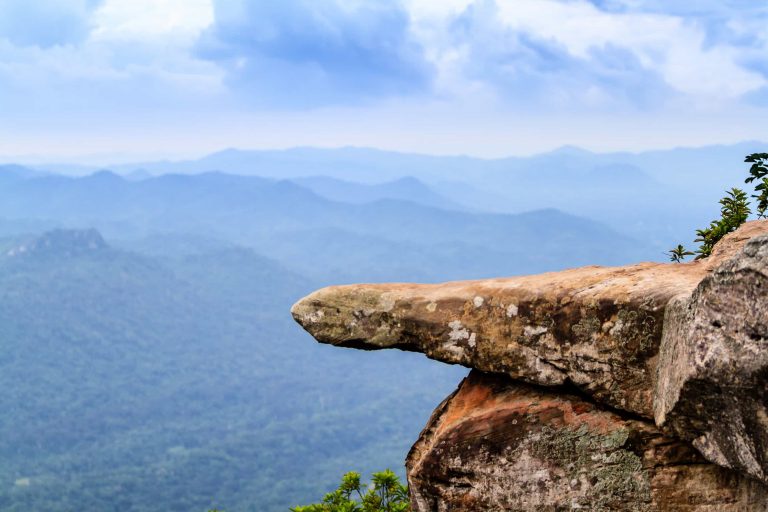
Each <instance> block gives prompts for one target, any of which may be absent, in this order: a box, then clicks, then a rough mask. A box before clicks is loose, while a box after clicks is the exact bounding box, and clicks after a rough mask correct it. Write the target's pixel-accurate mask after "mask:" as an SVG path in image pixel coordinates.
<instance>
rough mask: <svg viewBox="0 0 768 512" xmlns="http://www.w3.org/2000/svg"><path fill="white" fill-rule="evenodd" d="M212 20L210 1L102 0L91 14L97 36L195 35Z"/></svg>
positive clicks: (115, 37) (130, 37)
mask: <svg viewBox="0 0 768 512" xmlns="http://www.w3.org/2000/svg"><path fill="white" fill-rule="evenodd" d="M212 22H213V2H212V0H106V2H105V3H104V5H103V6H102V7H101V8H100V9H99V10H98V11H96V13H95V14H94V24H95V25H96V28H95V30H94V31H93V35H94V37H95V38H97V39H132V38H137V37H139V38H140V37H147V36H149V37H158V36H168V35H169V34H185V35H191V36H196V35H197V34H199V33H200V32H201V31H202V30H203V29H204V28H206V27H207V26H208V25H210V24H211V23H212Z"/></svg>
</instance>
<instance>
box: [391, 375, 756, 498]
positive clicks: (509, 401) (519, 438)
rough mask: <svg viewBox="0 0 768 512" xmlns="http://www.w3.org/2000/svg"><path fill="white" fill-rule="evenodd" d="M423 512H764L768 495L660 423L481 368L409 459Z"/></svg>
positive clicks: (410, 474)
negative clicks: (665, 430) (673, 435)
mask: <svg viewBox="0 0 768 512" xmlns="http://www.w3.org/2000/svg"><path fill="white" fill-rule="evenodd" d="M406 467H407V471H408V481H409V483H410V485H411V490H412V493H411V496H412V499H411V505H412V507H413V510H414V511H415V512H430V511H439V512H443V511H445V512H448V511H450V512H462V511H464V512H475V511H479V510H515V511H531V512H533V511H537V512H538V511H554V510H624V511H635V512H639V511H648V512H650V511H670V512H671V511H675V512H677V511H680V512H682V511H702V510H712V511H715V510H717V511H718V512H731V511H733V512H736V511H745V510H764V509H765V506H766V505H765V504H766V503H768V492H767V489H766V488H765V487H764V486H762V485H761V484H759V483H758V482H755V481H752V480H750V479H749V478H747V477H744V476H741V475H739V474H737V473H735V472H733V471H728V470H726V469H723V468H720V467H718V466H716V465H714V464H706V463H705V461H704V459H703V458H702V457H701V455H699V454H698V453H697V452H696V451H695V450H694V449H693V448H691V447H690V445H688V444H687V443H685V442H682V441H679V440H675V439H672V438H668V437H664V436H663V435H661V433H660V432H659V431H658V430H657V429H656V428H655V427H654V426H653V425H651V424H649V423H647V422H645V421H638V420H636V419H633V418H625V417H622V416H620V415H618V414H615V413H613V412H609V411H605V410H602V409H600V408H599V407H597V406H595V405H594V404H592V403H590V402H588V401H585V400H584V399H582V398H580V397H578V396H575V395H573V394H569V393H568V392H567V391H562V392H553V391H550V390H545V389H543V388H533V387H531V386H529V385H525V384H520V383H515V382H513V381H512V380H511V379H509V378H508V377H506V376H500V375H490V374H484V373H481V372H477V371H474V370H473V371H472V372H471V373H470V375H469V377H468V378H467V379H465V380H464V382H462V383H461V385H460V386H459V389H458V390H457V391H456V392H455V393H454V394H453V395H451V396H450V397H449V398H448V399H446V400H445V401H444V402H443V403H442V404H441V405H440V406H439V407H438V408H437V410H436V411H435V413H434V414H433V415H432V418H431V419H430V420H429V423H428V424H427V426H426V428H425V429H424V431H423V432H422V435H421V437H420V438H419V440H418V442H417V443H416V444H415V445H414V447H413V448H412V449H411V452H410V453H409V455H408V459H407V462H406Z"/></svg>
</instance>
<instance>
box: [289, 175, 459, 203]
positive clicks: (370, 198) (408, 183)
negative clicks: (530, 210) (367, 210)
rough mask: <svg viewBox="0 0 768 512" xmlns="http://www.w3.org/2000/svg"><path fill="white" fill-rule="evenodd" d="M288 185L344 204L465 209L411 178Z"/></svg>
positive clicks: (311, 180)
mask: <svg viewBox="0 0 768 512" xmlns="http://www.w3.org/2000/svg"><path fill="white" fill-rule="evenodd" d="M291 181H293V182H294V183H296V184H298V185H301V186H302V187H305V188H308V189H309V190H311V191H312V192H314V193H315V194H317V195H319V196H320V197H324V198H326V199H330V200H332V201H341V202H344V203H354V204H362V203H371V202H374V201H379V200H382V199H393V200H397V201H410V202H413V203H418V204H423V205H426V206H433V207H435V208H441V209H445V210H461V209H466V207H464V206H463V205H460V204H459V203H456V202H454V201H450V200H448V199H446V198H445V197H443V196H441V195H440V194H438V193H437V192H435V191H434V190H432V189H431V188H430V187H428V186H427V185H426V184H425V183H423V182H421V181H419V180H418V179H416V178H414V177H412V176H407V177H405V178H399V179H397V180H394V181H388V182H385V183H380V184H373V185H371V184H362V183H355V182H351V181H343V180H337V179H334V178H329V177H327V176H311V177H307V178H294V179H293V180H291Z"/></svg>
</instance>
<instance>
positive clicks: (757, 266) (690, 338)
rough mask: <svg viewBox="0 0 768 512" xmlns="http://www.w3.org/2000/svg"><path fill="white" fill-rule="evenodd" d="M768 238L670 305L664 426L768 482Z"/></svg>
mask: <svg viewBox="0 0 768 512" xmlns="http://www.w3.org/2000/svg"><path fill="white" fill-rule="evenodd" d="M767 388H768V236H761V237H757V238H755V239H753V240H751V241H749V243H747V245H746V246H745V247H744V250H743V251H741V252H739V253H738V254H737V255H736V256H735V257H734V258H733V259H731V260H730V261H728V262H726V263H724V264H723V265H722V266H720V267H718V268H717V269H716V270H715V271H714V272H713V273H712V274H711V275H709V276H708V277H706V278H705V279H704V280H703V281H702V282H701V284H700V285H699V286H698V287H697V288H696V291H695V292H694V293H693V296H682V297H679V298H677V299H675V300H674V301H673V302H672V303H671V304H670V306H669V308H668V311H667V317H666V324H665V327H664V339H663V343H662V350H661V355H660V363H659V377H658V384H657V388H656V393H655V397H654V401H655V405H654V408H655V414H656V422H657V424H659V425H660V426H662V427H664V428H665V429H666V428H668V429H671V431H673V432H674V433H675V434H676V435H678V436H680V437H682V438H684V439H689V440H691V441H693V444H694V445H695V446H696V448H698V449H699V450H700V451H701V453H703V454H704V455H705V456H706V457H707V458H708V459H709V460H711V461H713V462H716V463H718V464H720V465H722V466H725V467H730V468H734V469H738V470H740V471H743V472H745V473H747V474H749V475H751V476H753V477H755V478H758V479H760V480H762V481H763V482H765V483H768V403H767V402H766V399H767V398H768V389H767Z"/></svg>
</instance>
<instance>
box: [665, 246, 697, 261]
mask: <svg viewBox="0 0 768 512" xmlns="http://www.w3.org/2000/svg"><path fill="white" fill-rule="evenodd" d="M667 254H668V255H669V259H670V261H673V262H675V263H680V262H682V261H683V260H684V259H685V258H686V256H693V255H694V254H695V253H692V252H691V251H689V250H688V249H686V248H685V247H683V244H677V247H675V248H674V249H672V250H671V251H669V252H668V253H667Z"/></svg>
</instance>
